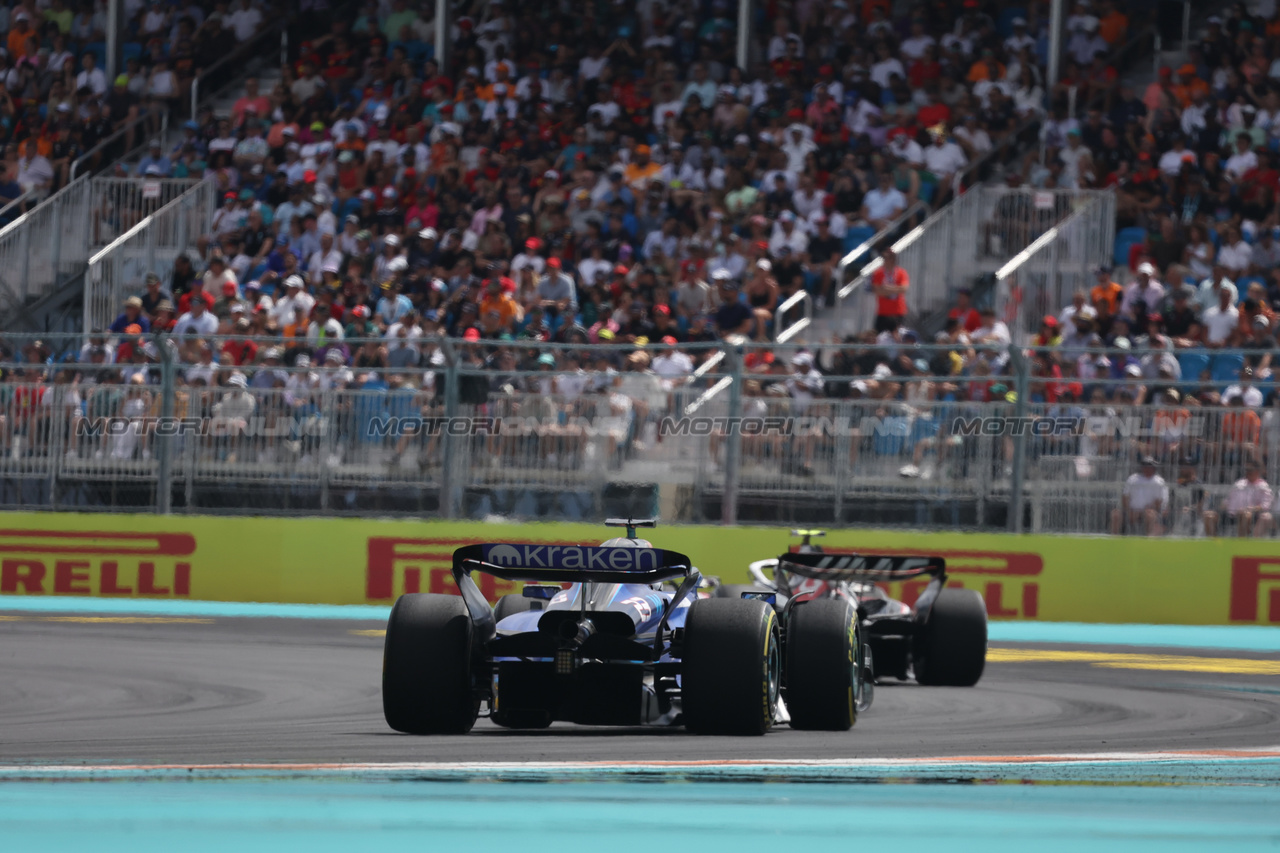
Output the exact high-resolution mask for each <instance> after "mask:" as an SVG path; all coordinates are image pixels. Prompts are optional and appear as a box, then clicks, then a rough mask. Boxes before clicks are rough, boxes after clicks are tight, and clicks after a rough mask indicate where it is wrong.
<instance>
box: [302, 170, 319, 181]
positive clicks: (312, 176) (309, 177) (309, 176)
mask: <svg viewBox="0 0 1280 853" xmlns="http://www.w3.org/2000/svg"><path fill="white" fill-rule="evenodd" d="M302 182H303V183H304V184H314V183H315V182H316V173H315V170H314V169H307V171H305V172H303V173H302Z"/></svg>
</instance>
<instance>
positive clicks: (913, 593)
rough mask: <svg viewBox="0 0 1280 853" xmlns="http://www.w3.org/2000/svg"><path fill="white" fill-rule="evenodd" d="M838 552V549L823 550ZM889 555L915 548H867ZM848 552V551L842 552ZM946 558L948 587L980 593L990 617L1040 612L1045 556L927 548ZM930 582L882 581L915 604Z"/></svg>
mask: <svg viewBox="0 0 1280 853" xmlns="http://www.w3.org/2000/svg"><path fill="white" fill-rule="evenodd" d="M826 550H827V553H832V554H838V553H841V551H840V550H837V549H834V548H828V549H826ZM864 550H866V551H874V552H875V553H876V554H884V555H885V556H889V557H896V556H912V555H918V554H919V553H920V550H919V549H916V548H908V549H902V548H866V549H864ZM844 553H850V551H847V550H846V551H844ZM928 553H929V554H930V555H931V556H935V557H942V558H943V559H945V560H946V561H947V586H955V587H968V588H969V589H976V590H977V591H978V592H980V593H982V597H983V599H984V600H985V601H986V602H987V613H988V615H990V616H991V618H993V619H1036V618H1038V616H1039V614H1040V583H1039V581H1037V580H1036V578H1038V577H1039V576H1040V574H1041V573H1042V572H1043V571H1044V558H1043V557H1041V556H1040V555H1039V554H1033V553H1030V552H1018V551H946V550H943V551H929V552H928ZM928 585H929V578H917V579H915V580H909V581H898V582H895V583H890V584H885V585H884V586H886V587H887V588H888V590H889V594H890V595H892V596H893V597H894V598H896V599H898V600H899V601H901V602H902V603H904V604H908V605H912V604H915V601H916V599H917V598H919V597H920V593H921V592H923V591H924V588H925V587H926V586H928Z"/></svg>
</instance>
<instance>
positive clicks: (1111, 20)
mask: <svg viewBox="0 0 1280 853" xmlns="http://www.w3.org/2000/svg"><path fill="white" fill-rule="evenodd" d="M1128 30H1129V18H1128V16H1127V15H1125V14H1124V13H1123V12H1121V11H1120V10H1118V9H1113V10H1112V12H1111V14H1110V15H1107V16H1106V17H1105V18H1103V19H1102V20H1100V21H1098V35H1100V36H1102V40H1103V41H1105V42H1106V43H1107V44H1109V45H1117V44H1119V43H1120V42H1121V40H1122V39H1124V35H1125V33H1126V32H1128Z"/></svg>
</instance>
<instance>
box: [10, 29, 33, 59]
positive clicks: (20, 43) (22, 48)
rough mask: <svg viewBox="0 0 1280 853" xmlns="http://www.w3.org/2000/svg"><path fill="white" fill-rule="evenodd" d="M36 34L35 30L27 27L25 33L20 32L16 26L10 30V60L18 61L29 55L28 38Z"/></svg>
mask: <svg viewBox="0 0 1280 853" xmlns="http://www.w3.org/2000/svg"><path fill="white" fill-rule="evenodd" d="M34 34H35V30H33V29H31V28H30V27H27V31H26V32H25V33H20V32H18V30H17V29H16V28H14V29H12V30H9V39H8V42H9V61H10V62H16V61H18V60H19V59H21V58H22V57H24V56H26V55H27V38H28V37H29V36H32V35H34Z"/></svg>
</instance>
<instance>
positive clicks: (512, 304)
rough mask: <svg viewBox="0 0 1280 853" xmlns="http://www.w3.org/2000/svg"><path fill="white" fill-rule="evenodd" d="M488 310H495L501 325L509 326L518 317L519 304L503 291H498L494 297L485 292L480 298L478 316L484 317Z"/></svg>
mask: <svg viewBox="0 0 1280 853" xmlns="http://www.w3.org/2000/svg"><path fill="white" fill-rule="evenodd" d="M490 311H497V312H498V318H499V320H500V321H501V323H502V325H504V326H510V325H511V324H512V323H513V322H515V321H516V320H518V319H519V317H520V306H518V305H516V301H515V300H514V299H512V298H511V297H510V296H508V295H507V294H505V293H499V294H498V295H497V296H496V297H492V296H490V295H489V294H487V293H486V294H485V295H484V298H483V299H481V300H480V317H481V319H483V318H484V316H485V315H486V314H488V313H489V312H490Z"/></svg>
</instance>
